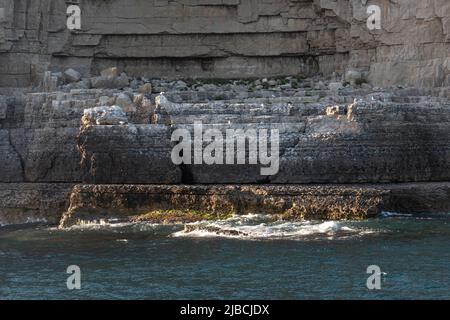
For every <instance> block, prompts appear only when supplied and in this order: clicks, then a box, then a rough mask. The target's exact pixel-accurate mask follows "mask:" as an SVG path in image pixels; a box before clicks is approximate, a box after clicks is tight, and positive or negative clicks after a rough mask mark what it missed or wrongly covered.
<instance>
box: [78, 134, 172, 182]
mask: <svg viewBox="0 0 450 320" xmlns="http://www.w3.org/2000/svg"><path fill="white" fill-rule="evenodd" d="M78 148H79V150H80V153H81V159H82V160H81V167H82V169H83V181H85V182H87V183H163V184H176V183H180V182H181V170H180V168H179V167H177V166H175V165H174V164H173V162H172V160H171V158H170V154H171V150H172V143H171V141H170V129H169V128H168V127H166V126H162V125H128V126H120V125H119V126H87V127H83V128H82V129H81V132H80V134H79V136H78Z"/></svg>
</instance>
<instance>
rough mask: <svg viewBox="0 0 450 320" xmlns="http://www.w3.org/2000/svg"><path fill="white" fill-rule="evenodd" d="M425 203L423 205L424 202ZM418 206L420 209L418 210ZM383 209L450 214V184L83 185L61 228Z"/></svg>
mask: <svg viewBox="0 0 450 320" xmlns="http://www.w3.org/2000/svg"><path fill="white" fill-rule="evenodd" d="M418 199H420V204H419V203H418V202H419V201H418ZM416 205H417V206H416ZM382 210H386V211H394V212H395V211H396V212H402V210H407V211H406V212H410V213H414V212H420V213H426V212H448V211H450V183H416V184H393V185H389V184H388V185H354V186H342V185H328V186H324V185H315V186H314V185H312V186H273V185H272V186H252V185H247V186H242V185H227V186H217V185H213V186H204V185H197V186H167V185H153V186H150V185H146V186H145V185H77V186H75V187H74V188H73V190H72V193H71V196H70V207H69V209H68V211H67V212H66V213H65V214H64V216H63V218H62V220H61V223H60V226H61V227H70V226H72V225H75V224H78V223H82V222H93V221H99V220H101V219H105V220H108V219H119V220H120V221H151V222H192V221H198V220H203V219H204V218H205V216H204V214H208V215H209V216H210V217H211V218H213V217H215V216H216V217H221V216H222V217H223V216H227V215H230V214H247V213H253V214H258V213H262V214H273V215H277V216H279V218H282V219H308V218H309V219H310V218H313V219H317V218H319V219H364V218H369V217H374V216H376V215H377V214H379V213H380V212H381V211H382Z"/></svg>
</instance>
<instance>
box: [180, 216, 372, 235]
mask: <svg viewBox="0 0 450 320" xmlns="http://www.w3.org/2000/svg"><path fill="white" fill-rule="evenodd" d="M374 232H375V231H373V230H368V229H364V228H356V227H351V226H348V225H346V224H345V222H338V221H325V222H323V221H302V222H287V221H274V220H273V218H271V217H270V216H264V215H246V216H236V217H233V218H231V219H227V220H222V221H214V222H197V223H191V224H187V225H186V226H185V229H184V230H183V231H179V232H176V233H174V234H172V236H173V237H197V238H205V237H224V238H238V239H304V238H310V237H313V238H314V237H316V236H317V237H321V238H324V237H325V238H335V237H348V236H358V235H363V234H370V233H374Z"/></svg>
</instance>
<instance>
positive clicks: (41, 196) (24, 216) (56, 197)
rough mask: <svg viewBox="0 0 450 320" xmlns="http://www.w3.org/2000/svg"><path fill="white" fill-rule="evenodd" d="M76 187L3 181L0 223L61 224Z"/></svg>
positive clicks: (1, 185)
mask: <svg viewBox="0 0 450 320" xmlns="http://www.w3.org/2000/svg"><path fill="white" fill-rule="evenodd" d="M72 187H73V184H64V183H51V184H50V183H0V226H1V225H4V224H6V225H7V224H25V223H37V222H39V223H46V224H57V223H59V221H60V219H61V212H64V211H65V210H66V208H67V207H68V205H69V196H70V193H71V190H72Z"/></svg>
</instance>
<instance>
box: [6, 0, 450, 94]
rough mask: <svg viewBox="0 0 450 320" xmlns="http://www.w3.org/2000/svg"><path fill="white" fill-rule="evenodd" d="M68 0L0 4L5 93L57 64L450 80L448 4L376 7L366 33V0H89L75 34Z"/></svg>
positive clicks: (92, 70)
mask: <svg viewBox="0 0 450 320" xmlns="http://www.w3.org/2000/svg"><path fill="white" fill-rule="evenodd" d="M72 3H74V2H71V1H63V0H33V1H29V0H3V1H0V8H2V9H3V10H2V11H3V13H4V17H3V18H1V19H0V86H12V87H15V86H28V85H30V84H38V83H39V82H40V80H41V79H42V77H43V75H44V73H45V72H46V71H47V70H49V69H50V70H51V71H61V70H60V69H66V68H74V69H78V71H79V72H80V73H81V74H82V76H84V77H87V76H89V75H91V76H93V75H94V74H98V73H99V71H101V70H102V69H104V68H106V67H112V66H114V67H119V68H120V69H121V70H122V71H125V72H127V73H128V74H130V75H134V76H147V77H154V76H155V75H163V76H165V77H170V78H190V77H204V78H242V77H264V76H279V75H298V74H301V75H304V76H308V75H313V74H317V73H322V74H323V75H325V76H326V75H330V74H332V73H337V74H339V75H344V74H345V73H346V71H348V69H355V68H356V69H357V70H358V71H360V72H363V73H364V74H365V75H366V76H367V80H368V81H370V82H372V84H374V85H380V86H381V85H382V86H388V85H392V84H408V85H415V86H428V87H433V86H448V85H449V84H450V82H449V81H450V77H449V75H450V69H449V68H448V63H449V57H448V52H449V49H450V36H449V35H450V23H449V21H450V4H449V3H448V1H447V0H427V1H423V0H399V1H390V0H379V1H377V2H376V5H379V6H380V9H381V27H382V28H381V29H379V30H377V29H376V30H370V29H369V28H367V18H368V17H369V14H368V13H367V9H368V6H369V5H373V4H375V3H371V2H367V1H362V0H339V1H337V0H320V1H319V0H302V1H298V0H264V1H250V0H248V1H243V0H223V1H222V0H220V1H219V0H204V1H186V0H174V1H167V0H163V1H161V0H154V1H153V0H152V1H141V0H115V1H94V0H88V1H81V2H79V5H80V6H81V11H82V17H81V21H82V22H81V30H76V31H72V32H71V31H70V30H68V28H67V26H66V23H67V15H66V9H67V6H68V5H69V4H72ZM100 82H101V81H100ZM99 85H102V84H101V83H100V84H99Z"/></svg>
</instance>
